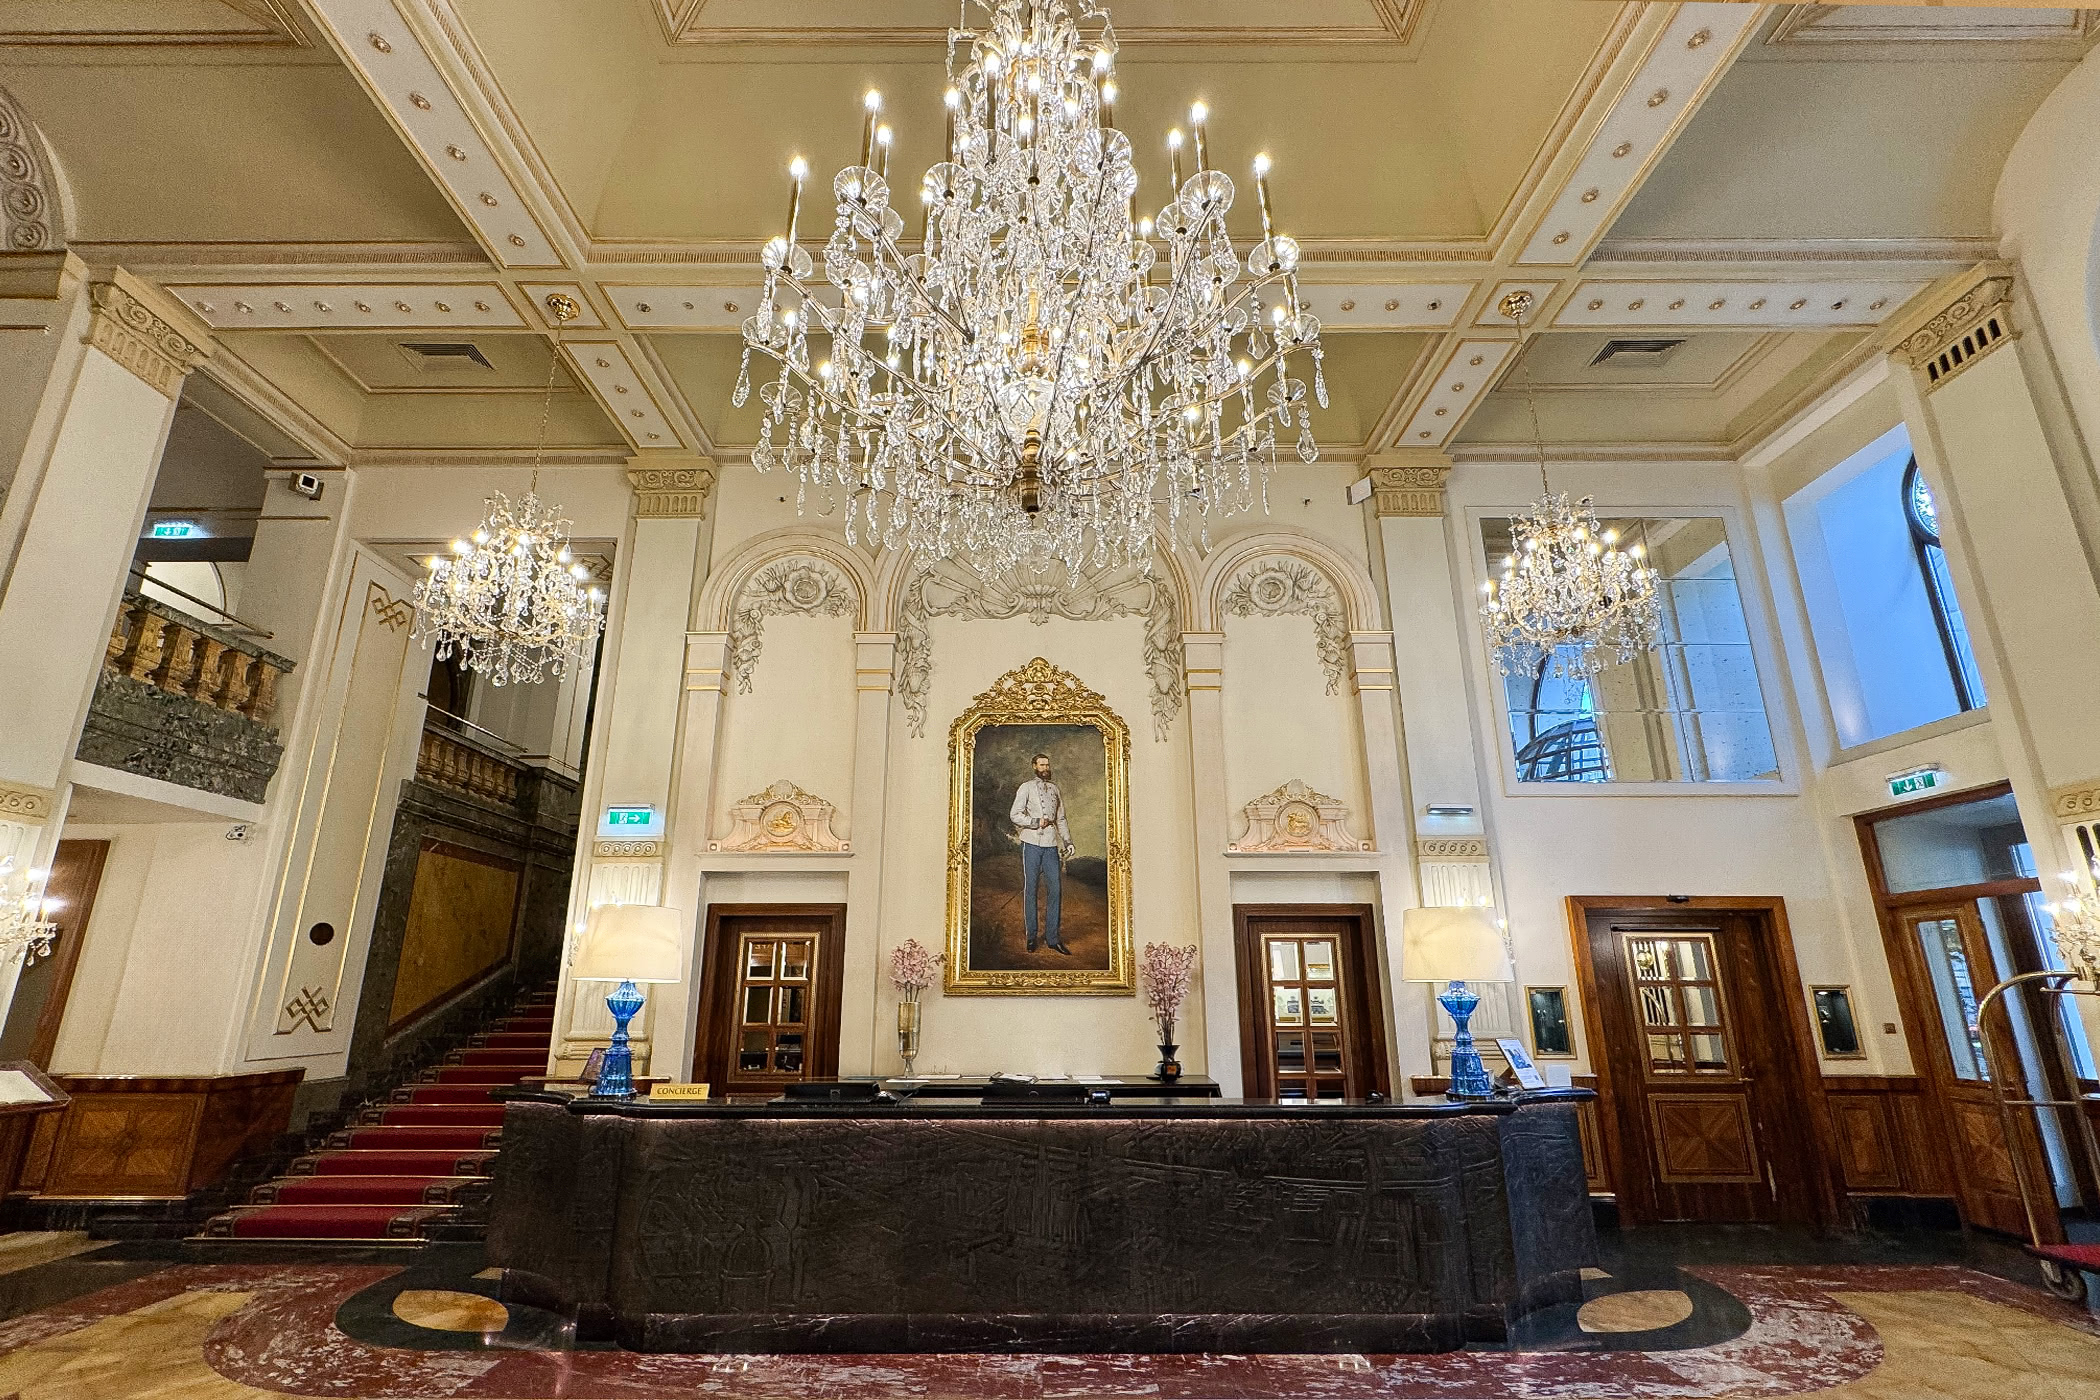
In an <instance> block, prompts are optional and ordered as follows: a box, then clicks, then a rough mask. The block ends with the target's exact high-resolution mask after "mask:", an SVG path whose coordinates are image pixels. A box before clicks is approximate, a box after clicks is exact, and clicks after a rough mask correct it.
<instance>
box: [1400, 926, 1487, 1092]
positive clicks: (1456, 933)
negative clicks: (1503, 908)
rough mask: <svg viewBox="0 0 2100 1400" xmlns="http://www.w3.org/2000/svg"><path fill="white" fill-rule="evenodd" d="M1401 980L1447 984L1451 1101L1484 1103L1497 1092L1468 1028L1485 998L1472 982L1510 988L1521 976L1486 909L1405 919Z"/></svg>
mask: <svg viewBox="0 0 2100 1400" xmlns="http://www.w3.org/2000/svg"><path fill="white" fill-rule="evenodd" d="M1400 976H1401V978H1402V980H1404V981H1408V982H1445V983H1448V984H1449V985H1448V986H1447V987H1446V988H1445V989H1444V991H1443V994H1442V995H1440V996H1439V997H1437V999H1436V1000H1437V1005H1439V1006H1441V1007H1443V1008H1444V1010H1446V1011H1448V1012H1450V1013H1451V1022H1452V1024H1453V1025H1454V1026H1456V1027H1457V1034H1455V1035H1454V1036H1453V1037H1452V1040H1451V1097H1453V1098H1466V1099H1484V1098H1486V1097H1488V1096H1489V1095H1491V1094H1493V1093H1494V1092H1495V1086H1494V1083H1493V1081H1491V1080H1490V1079H1489V1078H1488V1072H1487V1066H1486V1065H1484V1064H1482V1063H1481V1062H1480V1052H1479V1051H1478V1050H1476V1049H1474V1048H1473V1032H1472V1030H1471V1029H1470V1027H1469V1026H1468V1024H1467V1023H1468V1022H1469V1021H1471V1020H1472V1017H1473V1008H1474V1007H1476V1006H1478V1005H1480V994H1479V993H1478V992H1476V991H1474V990H1473V989H1472V988H1471V987H1469V986H1467V985H1466V984H1467V983H1468V982H1507V981H1510V980H1511V979H1512V978H1513V977H1514V976H1515V970H1514V969H1513V968H1512V967H1511V966H1510V962H1509V946H1508V945H1507V944H1505V943H1504V942H1503V941H1502V930H1501V928H1500V927H1499V926H1497V925H1496V923H1495V921H1494V920H1493V919H1491V918H1489V917H1488V914H1487V911H1486V910H1485V909H1480V908H1470V907H1465V906H1461V907H1458V908H1453V909H1409V910H1407V911H1406V912H1405V913H1403V914H1402V915H1401V916H1400Z"/></svg>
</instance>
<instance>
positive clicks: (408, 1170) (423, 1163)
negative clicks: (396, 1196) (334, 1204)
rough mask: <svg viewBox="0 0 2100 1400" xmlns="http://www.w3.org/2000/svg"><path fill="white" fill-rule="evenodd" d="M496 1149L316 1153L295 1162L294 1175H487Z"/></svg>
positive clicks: (378, 1150) (409, 1149)
mask: <svg viewBox="0 0 2100 1400" xmlns="http://www.w3.org/2000/svg"><path fill="white" fill-rule="evenodd" d="M495 1156H496V1153H495V1150H494V1149H493V1148H482V1149H480V1150H478V1151H472V1152H448V1151H441V1150H436V1149H429V1148H425V1149H415V1148H386V1149H384V1150H381V1149H378V1148H372V1149H364V1150H359V1151H349V1150H345V1149H336V1150H332V1151H328V1152H316V1153H313V1154H312V1155H311V1156H306V1157H301V1158H299V1159H297V1160H296V1161H294V1162H293V1163H292V1169H291V1175H293V1176H486V1175H488V1164H489V1163H490V1162H491V1161H493V1160H495Z"/></svg>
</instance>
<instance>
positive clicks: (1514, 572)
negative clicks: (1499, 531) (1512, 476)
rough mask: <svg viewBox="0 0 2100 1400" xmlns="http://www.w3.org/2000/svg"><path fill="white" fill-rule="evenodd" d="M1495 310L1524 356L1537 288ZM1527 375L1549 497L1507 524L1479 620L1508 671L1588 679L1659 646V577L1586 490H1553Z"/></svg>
mask: <svg viewBox="0 0 2100 1400" xmlns="http://www.w3.org/2000/svg"><path fill="white" fill-rule="evenodd" d="M1499 309H1500V311H1501V312H1502V314H1503V315H1504V316H1507V317H1508V318H1509V319H1510V320H1512V321H1515V322H1516V323H1517V330H1518V337H1519V341H1520V343H1519V346H1518V354H1519V355H1520V356H1521V355H1522V353H1523V346H1522V344H1521V340H1522V335H1523V327H1524V314H1525V312H1527V311H1529V310H1530V309H1531V293H1530V292H1527V291H1523V290H1521V289H1519V290H1517V291H1514V292H1511V293H1510V294H1509V295H1508V296H1506V297H1504V298H1503V299H1502V303H1501V306H1500V308H1499ZM1522 373H1523V375H1524V406H1525V408H1526V409H1527V410H1528V411H1529V413H1530V415H1531V434H1532V439H1533V441H1534V442H1535V443H1536V444H1537V445H1538V453H1539V482H1540V485H1541V486H1542V487H1543V488H1544V495H1543V497H1542V498H1541V499H1540V500H1539V501H1538V502H1537V503H1535V504H1534V505H1533V506H1532V507H1531V510H1530V511H1529V512H1528V513H1527V514H1526V515H1525V516H1523V517H1522V518H1521V519H1518V520H1512V521H1511V522H1510V552H1509V556H1508V557H1507V558H1506V559H1504V560H1503V561H1502V577H1501V578H1500V579H1499V580H1493V579H1491V580H1489V581H1488V583H1486V584H1485V585H1484V588H1485V591H1486V594H1487V596H1486V598H1485V600H1484V601H1483V602H1482V603H1481V605H1480V620H1481V624H1482V626H1483V627H1484V628H1485V630H1486V632H1487V641H1488V648H1489V650H1490V651H1492V652H1493V653H1494V657H1495V666H1496V669H1498V670H1499V671H1500V672H1501V673H1502V674H1503V675H1505V676H1514V675H1526V676H1536V675H1542V674H1543V675H1551V676H1554V677H1556V678H1561V679H1567V680H1576V679H1582V678H1586V677H1589V676H1594V675H1596V674H1597V673H1598V672H1599V671H1602V670H1603V669H1604V668H1605V667H1607V666H1610V665H1612V664H1614V663H1624V662H1627V661H1631V660H1632V659H1633V658H1634V657H1636V656H1638V655H1640V654H1641V653H1642V652H1645V651H1652V650H1654V649H1655V646H1656V644H1657V642H1658V641H1659V639H1660V638H1661V635H1662V603H1661V600H1660V599H1659V597H1658V596H1657V591H1656V581H1657V578H1658V575H1657V573H1656V570H1655V569H1654V567H1653V566H1652V565H1650V564H1648V563H1647V562H1646V555H1647V549H1646V548H1645V546H1643V545H1640V544H1638V543H1636V544H1633V545H1630V546H1628V547H1627V548H1625V549H1621V548H1619V536H1618V532H1617V531H1615V530H1606V529H1602V528H1601V527H1600V526H1599V525H1598V522H1597V512H1596V510H1595V509H1594V508H1593V507H1592V506H1591V504H1590V498H1589V497H1588V496H1584V497H1583V498H1582V499H1581V500H1576V499H1574V498H1573V497H1571V496H1569V495H1568V494H1567V493H1566V492H1560V493H1556V492H1555V491H1554V490H1553V484H1552V482H1551V481H1549V480H1548V479H1547V476H1546V441H1545V438H1544V437H1543V435H1541V434H1540V432H1539V417H1538V407H1537V405H1536V404H1535V403H1533V401H1532V396H1531V371H1530V368H1529V366H1528V365H1526V366H1522ZM1542 668H1544V669H1543V670H1542Z"/></svg>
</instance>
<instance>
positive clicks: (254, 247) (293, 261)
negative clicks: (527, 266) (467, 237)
mask: <svg viewBox="0 0 2100 1400" xmlns="http://www.w3.org/2000/svg"><path fill="white" fill-rule="evenodd" d="M71 246H72V248H73V249H74V251H76V252H78V253H79V254H80V256H81V257H83V258H85V259H87V260H88V261H89V262H91V263H95V264H98V265H100V264H116V265H121V266H124V267H128V268H132V269H133V270H135V271H151V272H152V273H153V274H154V275H155V276H156V277H159V278H163V279H165V278H170V277H181V276H183V274H185V273H192V272H195V273H203V274H206V275H208V276H209V277H210V278H212V279H224V280H229V281H238V280H240V278H241V275H242V274H243V273H246V274H248V275H249V276H250V277H251V278H252V279H253V280H257V281H267V280H270V274H272V273H282V272H283V271H284V269H286V268H288V267H297V268H306V269H311V270H312V271H313V273H314V274H315V275H316V276H320V277H323V278H326V277H328V275H329V274H330V273H335V274H337V275H338V277H339V279H340V280H345V281H352V280H362V279H364V278H369V277H370V276H371V273H372V270H374V269H378V268H396V267H427V268H430V269H432V270H445V271H459V272H468V273H478V274H482V275H486V274H487V273H488V271H489V260H488V258H487V256H486V255H484V253H483V252H482V249H481V245H480V244H478V243H79V242H76V243H74V244H72V245H71Z"/></svg>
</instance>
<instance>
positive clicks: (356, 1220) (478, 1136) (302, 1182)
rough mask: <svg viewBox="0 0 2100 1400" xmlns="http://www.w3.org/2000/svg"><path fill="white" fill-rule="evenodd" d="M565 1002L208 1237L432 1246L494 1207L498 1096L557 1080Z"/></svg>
mask: <svg viewBox="0 0 2100 1400" xmlns="http://www.w3.org/2000/svg"><path fill="white" fill-rule="evenodd" d="M553 1038H554V993H553V991H552V990H551V989H550V990H547V991H544V992H541V993H539V994H537V995H535V996H533V997H531V998H528V999H526V1000H524V1001H521V1002H520V1003H519V1004H518V1006H517V1007H516V1008H515V1009H514V1010H513V1011H512V1013H511V1014H510V1015H509V1016H506V1017H505V1018H504V1019H503V1020H501V1021H499V1022H498V1023H497V1024H496V1026H495V1027H494V1028H493V1029H492V1030H490V1031H488V1032H487V1033H485V1034H482V1035H479V1036H476V1037H475V1038H474V1039H473V1040H472V1041H471V1042H470V1043H469V1044H468V1045H467V1047H466V1048H465V1049H463V1050H455V1051H453V1052H452V1054H451V1055H450V1056H448V1057H447V1059H446V1062H445V1063H443V1064H441V1065H436V1066H433V1067H432V1068H430V1069H428V1070H426V1071H424V1073H423V1075H422V1077H421V1078H420V1079H418V1080H417V1081H416V1082H414V1083H410V1084H404V1085H402V1086H401V1087H399V1088H397V1089H395V1090H394V1091H393V1092H392V1094H391V1095H390V1096H389V1098H388V1099H387V1100H385V1101H383V1102H378V1103H372V1104H368V1105H367V1106H366V1107H364V1108H363V1109H360V1110H359V1111H358V1115H357V1118H358V1121H356V1122H353V1123H350V1124H347V1125H345V1127H344V1128H343V1129H342V1130H341V1131H340V1132H336V1133H332V1134H330V1135H329V1138H328V1140H327V1143H326V1145H325V1146H324V1147H323V1148H322V1149H321V1150H320V1151H318V1152H314V1153H310V1154H308V1155H306V1156H303V1157H299V1158H297V1159H295V1160H294V1161H293V1162H292V1164H291V1168H290V1172H289V1174H288V1175H285V1176H280V1177H278V1178H277V1179H276V1180H275V1181H269V1182H265V1183H264V1184H262V1185H261V1186H258V1187H256V1188H255V1189H254V1191H253V1192H252V1193H251V1194H250V1196H249V1203H248V1204H247V1205H244V1206H235V1207H234V1208H233V1209H232V1210H229V1211H227V1212H225V1213H224V1214H222V1215H217V1216H214V1217H212V1219H211V1221H210V1222H209V1223H208V1224H207V1225H206V1226H205V1227H204V1232H203V1234H202V1236H200V1238H203V1239H220V1240H225V1239H236V1240H263V1239H274V1240H421V1239H424V1238H426V1237H428V1236H429V1234H430V1233H431V1232H432V1230H433V1229H434V1228H437V1227H443V1226H447V1225H454V1224H456V1223H457V1222H458V1221H459V1218H460V1216H461V1214H462V1210H463V1207H464V1205H465V1204H466V1203H468V1202H470V1201H473V1200H476V1199H480V1198H482V1197H485V1196H486V1194H487V1191H488V1187H489V1171H490V1164H491V1163H492V1162H494V1161H495V1158H496V1152H497V1149H498V1148H499V1147H500V1146H501V1144H502V1138H503V1105H502V1104H499V1103H497V1102H496V1101H495V1100H494V1099H492V1098H491V1097H490V1093H491V1091H493V1090H495V1089H498V1088H502V1087H504V1086H506V1085H511V1084H515V1083H517V1082H518V1081H519V1080H520V1079H525V1078H536V1077H538V1076H540V1075H543V1074H545V1073H546V1072H547V1050H548V1046H549V1044H550V1043H551V1042H552V1040H553Z"/></svg>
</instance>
